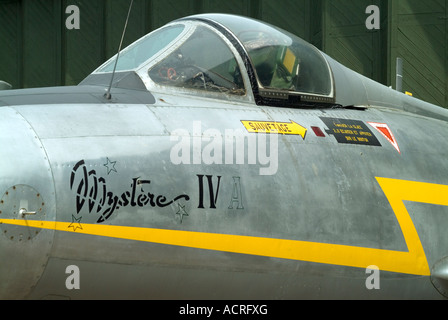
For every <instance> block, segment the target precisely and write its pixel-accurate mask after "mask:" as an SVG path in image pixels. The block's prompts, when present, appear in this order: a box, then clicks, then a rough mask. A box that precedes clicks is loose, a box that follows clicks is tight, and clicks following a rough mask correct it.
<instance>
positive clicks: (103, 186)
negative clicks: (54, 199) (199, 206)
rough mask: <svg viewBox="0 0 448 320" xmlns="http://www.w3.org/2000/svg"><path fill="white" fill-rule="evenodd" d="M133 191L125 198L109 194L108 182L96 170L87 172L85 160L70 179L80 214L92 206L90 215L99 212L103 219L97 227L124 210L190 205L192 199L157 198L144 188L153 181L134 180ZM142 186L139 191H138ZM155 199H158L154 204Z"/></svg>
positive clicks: (187, 197)
mask: <svg viewBox="0 0 448 320" xmlns="http://www.w3.org/2000/svg"><path fill="white" fill-rule="evenodd" d="M131 180H132V183H131V190H126V191H124V192H122V193H121V194H119V195H117V194H114V193H113V192H112V191H108V188H107V182H106V179H104V178H103V177H98V176H97V173H96V171H95V170H91V171H90V172H88V171H87V166H86V164H85V161H84V160H81V161H79V162H78V163H77V164H76V165H75V166H74V167H73V170H72V173H71V176H70V189H71V190H76V212H77V214H80V212H81V210H82V209H83V208H84V207H85V204H86V201H87V203H88V205H87V210H88V212H89V213H92V212H95V213H97V214H99V215H100V217H99V218H98V220H97V223H102V222H105V221H106V220H108V219H109V218H110V217H111V216H112V214H113V213H114V212H116V211H118V210H119V209H120V208H124V207H128V206H131V207H141V208H142V207H147V206H151V207H153V208H154V207H159V208H163V207H167V206H169V205H170V204H172V203H174V202H176V201H179V200H182V199H184V200H185V201H189V200H190V197H189V196H188V195H186V194H182V195H179V196H176V197H175V198H173V200H168V199H169V198H167V197H166V196H165V195H156V194H154V193H152V192H146V191H144V190H143V186H145V189H146V186H149V184H150V183H151V180H140V178H133V179H131ZM137 186H139V187H137ZM154 198H155V199H156V200H155V202H154Z"/></svg>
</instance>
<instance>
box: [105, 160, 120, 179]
mask: <svg viewBox="0 0 448 320" xmlns="http://www.w3.org/2000/svg"><path fill="white" fill-rule="evenodd" d="M116 164H117V161H110V159H109V157H107V162H106V163H105V164H103V166H105V167H106V169H107V175H110V173H111V172H112V171H113V172H115V173H118V172H117V169H115V165H116Z"/></svg>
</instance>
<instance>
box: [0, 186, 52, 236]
mask: <svg viewBox="0 0 448 320" xmlns="http://www.w3.org/2000/svg"><path fill="white" fill-rule="evenodd" d="M0 219H9V220H45V202H44V200H43V198H42V195H41V194H40V193H39V192H38V191H37V190H36V189H34V188H33V187H30V186H28V185H15V186H13V187H11V188H9V189H8V190H7V191H6V192H5V193H4V194H3V196H2V198H1V200H0ZM0 230H1V233H2V234H3V236H4V237H6V238H7V239H9V240H10V241H14V242H23V241H29V240H31V239H33V238H34V237H35V236H36V235H37V234H39V232H40V230H41V229H37V228H30V227H24V226H16V225H9V224H0Z"/></svg>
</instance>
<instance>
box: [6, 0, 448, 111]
mask: <svg viewBox="0 0 448 320" xmlns="http://www.w3.org/2000/svg"><path fill="white" fill-rule="evenodd" d="M447 2H448V0H428V1H420V0H226V1H222V0H134V8H133V11H132V15H131V21H130V23H129V26H128V30H127V33H126V38H125V45H127V44H129V43H131V42H133V41H134V40H136V39H138V38H139V37H141V36H143V35H144V34H146V33H148V32H150V31H151V30H154V29H156V28H158V27H160V26H162V25H163V24H165V23H167V22H169V21H171V20H174V19H176V18H179V17H183V16H187V15H191V14H196V13H204V12H223V13H233V14H240V15H245V16H250V17H254V18H258V19H261V20H264V21H267V22H270V23H272V24H275V25H278V26H279V27H282V28H284V29H286V30H288V31H291V32H293V33H295V34H297V35H299V36H300V37H302V38H304V39H305V40H307V41H309V42H311V43H313V44H315V45H316V46H317V47H318V48H320V49H323V50H324V51H325V52H327V53H328V54H329V55H330V56H333V57H334V58H335V59H336V60H338V61H340V62H342V63H344V64H345V65H347V66H348V67H349V68H352V69H354V70H356V71H358V72H360V73H362V74H364V75H366V76H368V77H370V78H373V79H374V80H377V81H380V82H382V83H384V84H386V85H394V84H395V59H396V57H398V56H400V57H402V58H403V59H404V68H405V73H404V76H405V79H404V84H403V88H404V89H405V90H407V91H410V92H412V93H413V94H414V96H416V97H418V98H421V99H424V100H427V101H430V102H432V103H436V104H439V105H442V106H445V107H448V80H447V71H448V48H447V43H448V20H447V12H448V4H447ZM129 3H130V0H0V79H1V80H5V81H8V82H10V83H11V84H12V85H13V86H14V87H15V88H26V87H42V86H54V85H72V84H77V83H78V82H80V81H81V80H82V79H83V78H84V77H85V76H87V75H88V74H89V73H90V72H91V71H93V70H94V69H95V68H96V67H97V66H99V65H100V64H101V63H102V62H104V61H105V60H106V59H107V58H109V57H110V56H112V55H113V54H115V52H116V50H117V48H118V44H119V41H120V37H121V33H122V30H123V25H124V21H125V18H126V14H127V10H128V6H129ZM372 4H373V5H377V6H378V7H379V8H380V12H381V28H380V30H367V28H366V26H365V21H366V19H367V17H368V14H366V13H365V11H366V7H367V6H369V5H372ZM69 5H76V6H78V7H79V9H80V17H81V26H80V27H81V28H80V29H79V30H68V29H67V28H66V27H65V20H66V18H67V17H68V16H69V15H68V14H66V13H65V9H66V7H67V6H69Z"/></svg>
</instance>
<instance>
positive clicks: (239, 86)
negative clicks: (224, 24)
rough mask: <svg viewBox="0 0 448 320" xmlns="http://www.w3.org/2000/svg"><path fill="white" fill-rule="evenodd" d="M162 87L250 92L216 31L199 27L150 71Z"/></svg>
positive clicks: (151, 76) (235, 92)
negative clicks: (247, 90) (246, 89)
mask: <svg viewBox="0 0 448 320" xmlns="http://www.w3.org/2000/svg"><path fill="white" fill-rule="evenodd" d="M149 76H150V78H151V79H152V80H153V81H154V82H155V83H156V84H158V85H163V86H173V87H179V88H183V89H194V90H201V91H208V92H220V93H227V94H232V95H244V94H245V93H246V91H245V88H244V83H243V78H242V75H241V71H240V68H239V66H238V63H237V60H236V58H235V56H234V55H233V53H232V51H231V50H230V48H229V46H228V44H227V43H226V42H225V41H224V40H223V39H222V38H221V37H220V36H218V35H217V34H216V33H215V32H214V31H212V30H210V29H209V28H207V27H204V26H198V27H196V29H195V30H194V32H193V33H192V35H191V36H190V37H189V38H188V39H187V40H186V41H184V42H183V43H182V44H181V45H180V46H179V48H177V49H176V50H174V52H172V53H171V54H170V55H168V56H167V57H166V58H165V59H163V60H162V61H160V62H159V63H158V64H156V65H155V66H154V67H152V68H151V70H149Z"/></svg>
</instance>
